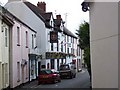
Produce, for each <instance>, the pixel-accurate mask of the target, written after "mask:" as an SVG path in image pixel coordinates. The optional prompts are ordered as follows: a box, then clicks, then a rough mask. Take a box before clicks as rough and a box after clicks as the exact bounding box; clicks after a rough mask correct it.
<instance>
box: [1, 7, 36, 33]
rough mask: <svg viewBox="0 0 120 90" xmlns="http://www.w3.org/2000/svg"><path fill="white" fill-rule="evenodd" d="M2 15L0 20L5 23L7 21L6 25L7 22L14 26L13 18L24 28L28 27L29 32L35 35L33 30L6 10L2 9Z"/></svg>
mask: <svg viewBox="0 0 120 90" xmlns="http://www.w3.org/2000/svg"><path fill="white" fill-rule="evenodd" d="M2 13H3V18H2V20H3V21H6V20H7V22H6V23H8V21H9V22H11V24H12V25H13V24H14V22H13V20H12V19H13V18H14V19H15V20H17V21H18V22H20V23H22V24H23V25H25V26H26V27H28V28H29V29H30V30H31V31H33V32H35V33H37V32H36V31H35V30H33V29H32V28H31V27H29V26H28V25H26V24H25V23H24V22H22V21H21V20H20V19H18V18H17V17H16V16H14V15H13V14H12V13H10V12H9V11H8V10H7V9H5V8H4V7H2Z"/></svg>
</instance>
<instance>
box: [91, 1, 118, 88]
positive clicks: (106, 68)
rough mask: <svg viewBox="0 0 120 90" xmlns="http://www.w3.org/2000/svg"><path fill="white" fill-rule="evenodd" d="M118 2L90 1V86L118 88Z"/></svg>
mask: <svg viewBox="0 0 120 90" xmlns="http://www.w3.org/2000/svg"><path fill="white" fill-rule="evenodd" d="M119 15H120V3H118V2H93V3H92V2H91V3H90V49H91V70H92V88H118V71H119V70H118V61H119V60H120V59H119V53H118V52H119V50H120V47H119V46H118V45H119V42H120V38H119V31H120V30H119V29H120V26H119V20H120V16H119Z"/></svg>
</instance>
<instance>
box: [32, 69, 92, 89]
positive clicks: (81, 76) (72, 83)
mask: <svg viewBox="0 0 120 90" xmlns="http://www.w3.org/2000/svg"><path fill="white" fill-rule="evenodd" d="M89 87H90V78H89V74H88V72H87V70H85V69H84V70H82V71H81V72H78V73H77V75H76V78H73V79H62V80H61V82H58V83H55V84H40V85H37V83H36V84H35V85H33V86H31V87H30V88H89Z"/></svg>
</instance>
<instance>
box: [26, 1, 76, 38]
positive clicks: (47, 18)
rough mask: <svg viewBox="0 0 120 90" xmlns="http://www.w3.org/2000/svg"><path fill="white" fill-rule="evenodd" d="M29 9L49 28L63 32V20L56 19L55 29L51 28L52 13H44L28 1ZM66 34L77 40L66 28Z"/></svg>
mask: <svg viewBox="0 0 120 90" xmlns="http://www.w3.org/2000/svg"><path fill="white" fill-rule="evenodd" d="M24 3H25V5H26V6H28V8H30V9H31V10H32V11H33V12H34V13H35V14H36V15H37V16H38V17H39V18H40V19H41V20H42V21H43V22H44V23H45V25H46V27H48V28H54V30H56V31H59V32H62V30H61V29H60V26H61V21H62V19H54V27H52V26H50V24H49V21H50V18H51V16H52V12H46V13H45V12H43V10H41V9H40V8H38V7H37V6H35V5H33V4H32V3H30V2H28V1H26V2H24ZM64 34H67V35H69V36H72V37H74V38H77V37H76V36H75V35H74V34H73V33H72V32H70V31H69V30H68V29H67V28H65V27H64Z"/></svg>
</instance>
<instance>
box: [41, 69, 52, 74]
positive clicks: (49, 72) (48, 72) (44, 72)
mask: <svg viewBox="0 0 120 90" xmlns="http://www.w3.org/2000/svg"><path fill="white" fill-rule="evenodd" d="M52 73H53V72H52V71H51V70H42V71H40V75H44V74H52Z"/></svg>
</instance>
